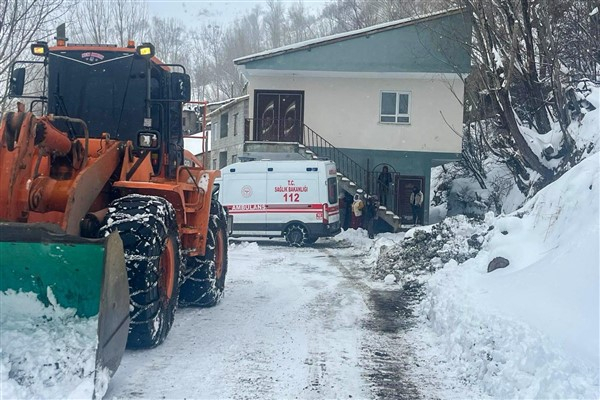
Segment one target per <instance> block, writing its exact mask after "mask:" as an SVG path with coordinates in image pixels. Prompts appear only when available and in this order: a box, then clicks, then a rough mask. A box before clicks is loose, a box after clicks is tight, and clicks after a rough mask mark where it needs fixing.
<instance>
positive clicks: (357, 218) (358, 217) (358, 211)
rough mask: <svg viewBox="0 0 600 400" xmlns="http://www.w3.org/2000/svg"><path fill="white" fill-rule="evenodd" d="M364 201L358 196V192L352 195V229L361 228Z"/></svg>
mask: <svg viewBox="0 0 600 400" xmlns="http://www.w3.org/2000/svg"><path fill="white" fill-rule="evenodd" d="M364 207H365V203H364V202H363V201H362V199H361V198H360V194H358V193H357V194H355V195H354V201H353V202H352V229H358V228H362V214H363V211H362V210H363V208H364Z"/></svg>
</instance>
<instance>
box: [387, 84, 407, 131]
mask: <svg viewBox="0 0 600 400" xmlns="http://www.w3.org/2000/svg"><path fill="white" fill-rule="evenodd" d="M384 93H392V94H395V95H396V100H395V108H396V110H395V114H384V113H383V94H384ZM400 95H406V96H408V106H407V113H406V114H401V113H400V112H399V110H398V108H399V107H400V101H399V99H400ZM411 103H412V92H411V91H407V90H381V91H380V92H379V123H380V124H385V125H410V124H411V123H412V121H411V108H412V107H411V106H412V104H411ZM384 117H388V118H389V117H393V118H394V121H382V118H384ZM399 118H408V121H398V119H399Z"/></svg>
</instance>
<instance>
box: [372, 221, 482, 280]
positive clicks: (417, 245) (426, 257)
mask: <svg viewBox="0 0 600 400" xmlns="http://www.w3.org/2000/svg"><path fill="white" fill-rule="evenodd" d="M488 217H490V215H488ZM488 230H489V223H488V222H486V221H478V220H473V219H469V218H467V217H465V216H463V215H459V216H456V217H452V218H447V219H445V220H443V221H442V222H441V223H439V224H436V225H430V226H427V227H423V228H415V229H411V230H409V231H408V232H407V233H406V235H405V236H404V241H403V242H402V243H401V245H399V246H391V247H389V248H384V249H382V251H381V255H380V257H379V259H378V260H377V266H376V268H375V269H374V277H375V278H377V279H383V278H384V277H385V276H387V275H390V274H392V275H394V276H395V277H396V278H397V280H398V282H399V283H400V284H401V285H403V286H404V285H407V284H412V283H416V284H418V285H420V284H422V283H423V282H424V281H426V280H427V279H428V278H429V277H430V276H431V273H432V272H434V271H436V270H438V269H439V268H441V267H442V266H443V265H444V264H445V263H447V262H449V261H450V260H456V261H458V262H464V261H466V260H467V259H469V258H472V257H475V255H476V254H477V252H478V251H479V249H480V248H481V244H482V243H483V241H484V238H485V235H486V234H487V232H488Z"/></svg>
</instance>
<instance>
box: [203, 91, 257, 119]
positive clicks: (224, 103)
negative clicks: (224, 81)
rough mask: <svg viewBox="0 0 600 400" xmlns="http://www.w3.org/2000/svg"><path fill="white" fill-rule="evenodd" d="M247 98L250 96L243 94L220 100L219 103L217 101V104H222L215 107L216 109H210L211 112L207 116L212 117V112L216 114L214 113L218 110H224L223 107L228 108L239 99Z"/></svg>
mask: <svg viewBox="0 0 600 400" xmlns="http://www.w3.org/2000/svg"><path fill="white" fill-rule="evenodd" d="M249 98H250V96H249V95H247V94H246V95H244V96H240V97H232V98H230V99H227V100H224V101H222V102H220V103H219V104H222V105H221V107H219V108H216V109H214V110H212V111H211V112H210V113H209V114H208V116H209V117H212V116H213V115H214V114H216V113H218V112H220V111H222V110H224V109H226V108H229V107H231V106H233V105H235V104H237V103H239V102H240V101H244V100H247V99H249ZM211 104H217V103H211Z"/></svg>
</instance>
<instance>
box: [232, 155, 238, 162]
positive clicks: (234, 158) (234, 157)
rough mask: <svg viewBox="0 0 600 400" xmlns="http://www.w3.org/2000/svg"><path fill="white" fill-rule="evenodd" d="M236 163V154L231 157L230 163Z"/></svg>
mask: <svg viewBox="0 0 600 400" xmlns="http://www.w3.org/2000/svg"><path fill="white" fill-rule="evenodd" d="M234 162H237V154H234V155H232V156H231V163H232V164H233V163H234Z"/></svg>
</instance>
